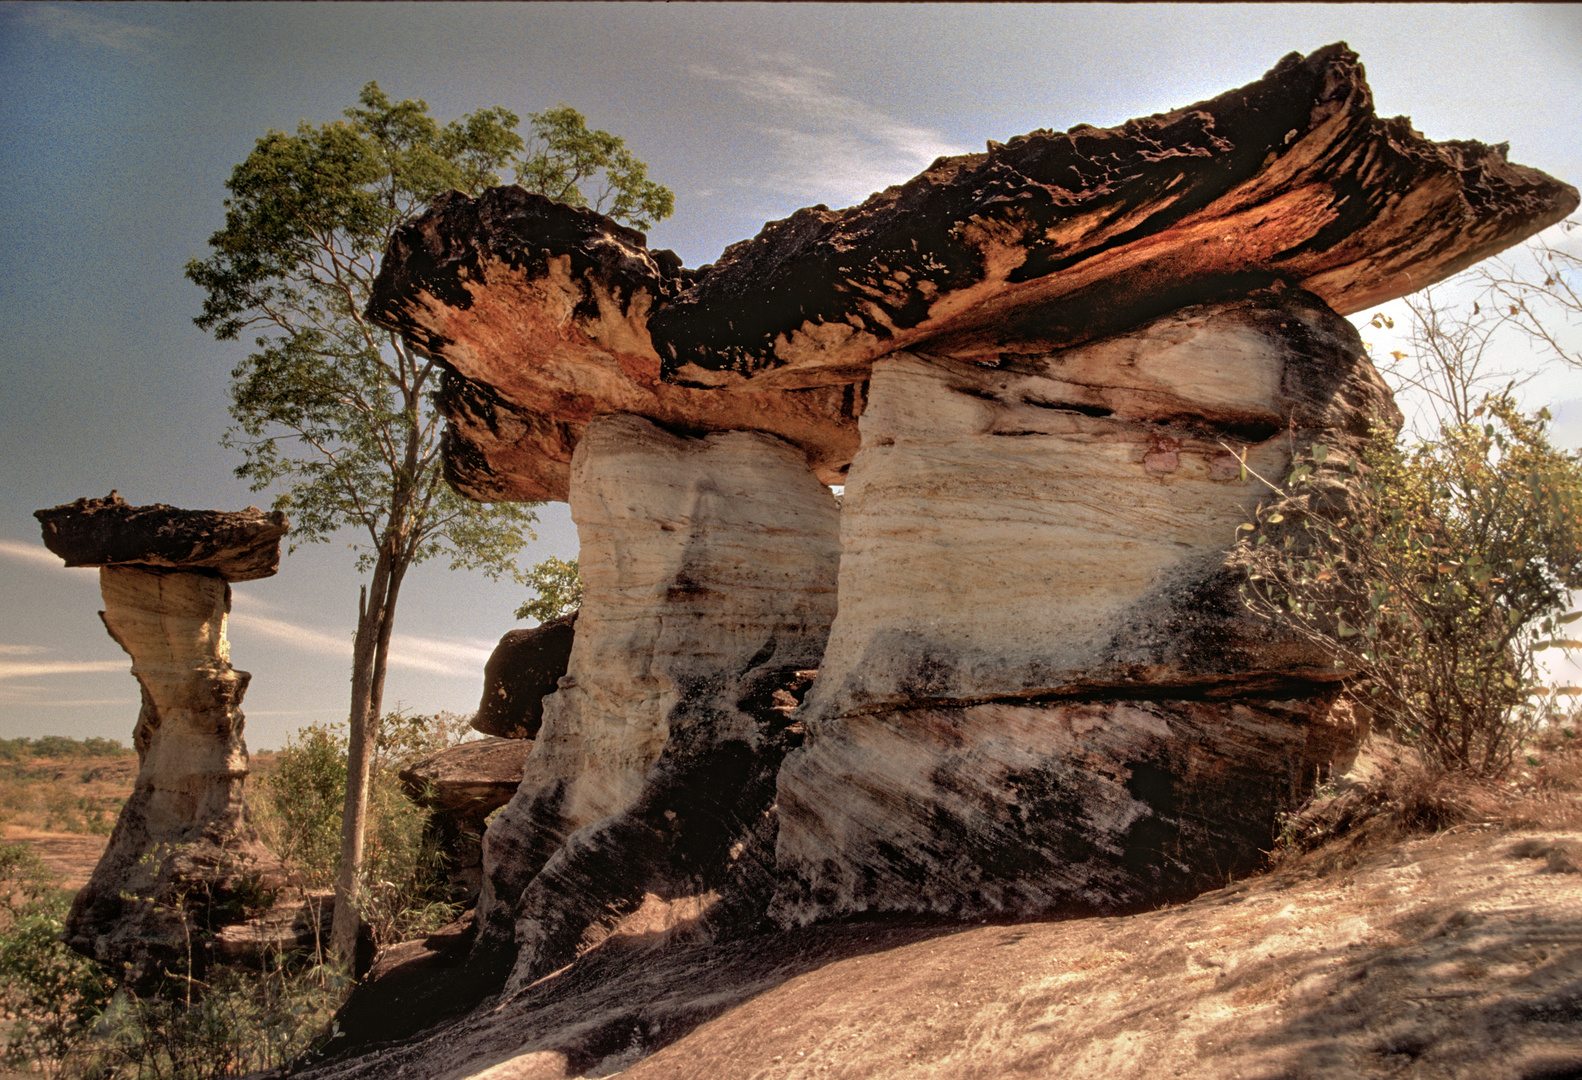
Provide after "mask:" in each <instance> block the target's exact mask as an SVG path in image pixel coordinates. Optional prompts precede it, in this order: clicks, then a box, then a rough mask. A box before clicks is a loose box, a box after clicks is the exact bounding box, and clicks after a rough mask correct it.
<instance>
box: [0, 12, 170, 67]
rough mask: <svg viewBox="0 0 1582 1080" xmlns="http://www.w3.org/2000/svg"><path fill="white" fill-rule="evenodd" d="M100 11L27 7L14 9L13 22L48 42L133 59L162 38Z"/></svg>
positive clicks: (143, 28)
mask: <svg viewBox="0 0 1582 1080" xmlns="http://www.w3.org/2000/svg"><path fill="white" fill-rule="evenodd" d="M90 8H91V9H92V10H90ZM103 11H104V7H103V6H102V5H86V4H72V5H70V6H69V7H68V6H64V5H60V4H27V5H25V6H21V7H19V8H18V9H17V11H16V18H17V19H18V20H19V21H20V22H22V23H23V24H24V25H27V26H35V27H38V28H39V29H41V30H43V31H44V32H45V33H47V34H48V35H49V36H50V37H52V38H69V39H70V40H72V41H75V42H78V43H79V44H83V45H97V46H99V47H101V48H105V49H112V50H114V51H115V52H122V53H128V54H132V55H137V56H147V55H148V54H149V53H148V46H149V44H150V43H152V42H154V41H157V40H159V39H160V38H162V37H163V36H164V34H163V33H162V32H161V31H159V30H157V29H155V28H154V27H152V26H138V25H137V24H136V23H129V22H123V21H122V20H120V19H113V18H111V17H110V16H108V15H104V14H101V12H103Z"/></svg>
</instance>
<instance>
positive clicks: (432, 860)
mask: <svg viewBox="0 0 1582 1080" xmlns="http://www.w3.org/2000/svg"><path fill="white" fill-rule="evenodd" d="M468 734H470V729H469V728H468V727H467V724H466V720H465V719H464V718H463V717H459V716H455V715H453V714H450V713H439V714H437V715H433V716H425V715H420V714H410V713H407V712H405V711H403V710H397V711H395V712H392V713H388V714H386V715H385V716H384V717H383V719H382V720H381V721H380V729H379V734H378V738H377V740H376V742H375V749H374V760H373V763H372V766H371V768H370V772H369V777H370V779H369V800H368V834H367V838H366V840H365V842H364V855H363V887H362V906H363V917H364V919H365V920H366V921H367V923H368V925H369V927H370V929H371V931H372V933H373V938H374V943H375V944H376V945H379V946H384V945H389V944H393V943H395V942H397V941H401V940H404V939H406V938H408V937H411V936H413V935H414V934H418V933H423V932H426V931H429V930H434V929H438V928H439V927H440V926H443V925H444V924H445V923H447V922H450V921H451V920H452V919H454V918H455V917H456V915H457V913H458V912H457V909H456V907H455V906H454V905H452V904H450V903H448V902H447V901H446V883H445V880H444V875H443V872H442V871H443V867H442V866H441V865H440V857H439V853H438V850H437V849H436V847H435V845H434V843H433V841H432V840H431V839H430V838H429V837H428V836H427V834H426V831H425V826H426V824H427V816H426V813H425V811H423V810H422V809H421V808H419V807H417V806H415V805H413V803H412V802H411V801H410V800H409V799H407V798H406V796H405V795H404V794H403V792H402V789H401V784H400V781H399V779H398V778H397V774H398V773H399V772H400V770H401V769H403V768H404V767H406V765H408V764H409V763H411V762H412V761H414V760H416V759H417V758H419V757H422V756H424V755H426V754H430V753H433V752H434V751H435V750H439V749H443V748H444V747H446V746H451V745H454V744H455V743H457V742H459V741H461V740H462V739H463V738H465V737H466V735H468ZM260 786H261V788H262V796H263V797H262V798H260V799H257V800H256V801H255V817H256V819H257V822H258V825H259V828H260V831H262V832H263V834H264V837H265V842H266V843H267V844H269V846H270V847H271V849H272V850H274V851H275V853H276V854H278V855H279V856H280V857H281V858H282V859H283V860H284V861H285V862H286V865H287V867H288V868H289V869H291V870H292V871H294V872H295V873H297V874H299V875H300V876H301V878H302V881H303V883H304V884H305V885H306V886H308V887H309V888H329V887H330V886H331V885H332V884H333V883H334V880H335V870H336V865H337V862H338V860H339V857H340V830H341V813H342V811H343V809H344V806H345V799H346V733H345V730H344V728H343V727H341V726H339V725H336V726H333V727H332V726H327V725H313V726H310V727H306V728H303V729H302V730H300V731H298V732H297V734H296V735H295V736H294V737H293V738H291V739H290V740H289V741H288V742H287V744H286V747H285V749H284V750H282V751H280V753H279V754H278V755H277V759H276V767H275V771H274V773H273V774H272V775H271V776H269V777H267V778H266V779H265V780H264V781H263V783H262V784H261V785H260Z"/></svg>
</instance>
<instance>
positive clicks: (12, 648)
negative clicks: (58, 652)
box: [0, 645, 49, 656]
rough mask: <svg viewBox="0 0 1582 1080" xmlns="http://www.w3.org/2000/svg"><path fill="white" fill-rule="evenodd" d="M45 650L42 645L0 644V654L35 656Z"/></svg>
mask: <svg viewBox="0 0 1582 1080" xmlns="http://www.w3.org/2000/svg"><path fill="white" fill-rule="evenodd" d="M47 652H49V650H48V649H46V648H44V646H42V645H0V656H37V655H38V654H39V653H47Z"/></svg>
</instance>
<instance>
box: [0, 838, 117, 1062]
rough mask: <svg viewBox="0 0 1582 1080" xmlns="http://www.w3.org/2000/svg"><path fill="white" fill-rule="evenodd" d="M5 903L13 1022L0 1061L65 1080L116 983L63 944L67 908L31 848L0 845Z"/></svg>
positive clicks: (3, 997)
mask: <svg viewBox="0 0 1582 1080" xmlns="http://www.w3.org/2000/svg"><path fill="white" fill-rule="evenodd" d="M0 895H3V897H4V904H3V905H0V1003H3V1005H4V1008H5V1013H6V1015H7V1016H9V1017H10V1018H11V1020H10V1024H9V1026H8V1028H7V1029H6V1031H5V1039H4V1052H3V1054H0V1061H3V1062H4V1064H5V1065H6V1066H7V1067H10V1068H28V1067H31V1066H37V1067H38V1068H39V1070H40V1071H42V1072H43V1073H44V1074H45V1075H46V1076H51V1077H53V1076H61V1075H64V1072H63V1070H64V1068H65V1067H66V1063H67V1061H68V1059H69V1058H71V1057H72V1056H73V1054H74V1051H75V1049H76V1047H77V1046H78V1044H79V1043H80V1042H81V1041H82V1040H83V1038H84V1037H85V1036H86V1034H87V1033H88V1031H89V1030H90V1029H91V1028H92V1026H93V1025H94V1023H95V1022H96V1021H97V1020H98V1019H99V1016H100V1014H101V1013H102V1012H103V1011H104V1008H105V1006H106V1005H107V1004H108V1003H109V1001H110V992H111V985H110V981H109V980H108V979H107V978H105V976H104V973H103V972H102V971H100V970H99V967H98V965H97V964H95V963H93V962H92V961H91V960H87V959H85V958H83V957H81V956H79V955H77V954H76V953H75V952H73V951H72V950H71V949H69V948H67V947H66V946H65V945H64V944H62V943H61V941H60V934H61V929H62V925H63V921H64V919H65V916H66V908H67V906H68V905H67V900H66V897H65V896H64V895H62V894H61V892H60V891H59V890H58V889H57V888H56V887H55V884H54V882H53V881H52V880H51V875H50V874H49V873H48V871H46V870H45V869H44V866H43V864H42V863H41V862H40V861H39V858H38V856H37V855H36V854H34V853H33V851H32V850H31V849H30V848H28V847H26V846H24V845H21V844H6V845H0Z"/></svg>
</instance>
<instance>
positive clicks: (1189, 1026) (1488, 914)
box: [299, 830, 1582, 1080]
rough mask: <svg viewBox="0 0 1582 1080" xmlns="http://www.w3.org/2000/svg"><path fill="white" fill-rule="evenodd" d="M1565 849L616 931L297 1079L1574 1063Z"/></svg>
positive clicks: (1575, 996)
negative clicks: (1204, 885) (507, 996)
mask: <svg viewBox="0 0 1582 1080" xmlns="http://www.w3.org/2000/svg"><path fill="white" fill-rule="evenodd" d="M1557 848H1559V849H1562V850H1570V851H1573V852H1576V851H1579V850H1582V833H1523V832H1502V831H1495V830H1488V831H1473V832H1467V833H1461V834H1454V833H1452V834H1442V835H1439V836H1435V837H1428V838H1423V839H1417V840H1412V841H1409V842H1406V843H1403V844H1400V845H1397V846H1395V847H1391V848H1387V849H1384V850H1381V851H1378V852H1375V853H1373V854H1371V855H1369V856H1367V857H1365V858H1364V859H1363V860H1362V861H1361V862H1360V863H1359V864H1358V865H1356V866H1355V867H1353V868H1352V869H1350V870H1347V871H1342V872H1337V873H1331V874H1329V875H1328V876H1323V877H1320V876H1317V875H1315V874H1313V873H1311V872H1303V871H1302V870H1301V868H1300V865H1299V866H1298V868H1296V869H1291V870H1287V871H1284V872H1281V873H1276V874H1272V875H1269V876H1266V877H1261V878H1254V879H1250V880H1248V881H1246V882H1243V883H1239V884H1236V885H1232V886H1231V887H1229V888H1225V889H1221V890H1219V891H1217V892H1213V893H1209V894H1207V895H1205V896H1201V897H1199V898H1198V899H1196V900H1194V901H1193V902H1191V903H1188V904H1182V905H1177V906H1171V907H1167V908H1162V909H1159V910H1156V911H1152V912H1147V913H1144V914H1139V915H1132V916H1122V917H1112V918H1098V919H1079V920H1068V921H1063V922H1061V921H1053V922H1039V923H1023V924H1019V925H979V926H976V927H969V928H961V927H959V926H953V927H941V926H933V927H930V926H927V925H923V924H918V923H913V924H896V923H892V922H887V923H848V924H844V925H836V926H822V927H813V928H809V929H804V930H797V931H790V932H787V933H783V934H775V935H769V936H765V937H758V938H753V939H749V940H745V941H739V942H735V943H732V944H726V945H708V946H703V945H697V946H684V945H677V944H675V939H674V937H673V936H672V937H669V938H667V936H666V935H665V934H662V933H653V932H650V933H646V934H642V933H619V932H618V933H617V934H616V935H615V936H612V937H611V938H609V939H607V940H606V941H605V942H604V944H602V945H601V946H600V947H598V948H596V949H594V950H593V951H592V952H590V953H588V954H586V955H585V956H584V957H583V958H582V959H581V960H579V961H578V962H576V963H575V964H573V965H572V966H571V967H569V968H567V969H565V970H564V971H561V972H558V973H556V974H555V975H553V976H551V977H549V978H547V979H544V980H542V981H540V982H539V983H537V984H535V985H533V986H531V987H528V988H527V989H526V990H524V991H522V992H521V993H519V994H518V995H517V996H516V997H515V998H514V999H511V1000H508V1001H506V1002H504V1003H502V1004H500V1005H499V1006H498V1007H496V1008H493V1009H482V1010H479V1011H478V1012H476V1013H475V1014H473V1015H472V1016H470V1017H468V1018H467V1019H464V1020H461V1021H458V1022H456V1023H454V1024H452V1025H450V1026H448V1027H441V1028H437V1029H434V1030H432V1031H430V1032H429V1033H427V1035H426V1036H423V1037H419V1038H414V1039H410V1040H408V1041H407V1042H406V1043H405V1044H404V1045H397V1046H393V1047H388V1048H385V1049H382V1050H374V1051H370V1052H366V1053H365V1054H364V1056H362V1057H360V1058H356V1059H352V1060H348V1061H344V1062H340V1063H334V1062H330V1063H325V1064H323V1065H320V1066H319V1067H317V1068H314V1069H311V1070H309V1071H308V1072H307V1073H305V1074H299V1075H305V1076H312V1077H316V1078H318V1080H331V1078H333V1080H350V1078H353V1077H370V1078H371V1077H379V1078H381V1080H384V1078H395V1077H410V1078H416V1077H422V1078H424V1080H539V1078H543V1080H564V1078H568V1077H595V1076H608V1075H612V1074H614V1073H616V1072H620V1073H621V1075H622V1076H623V1077H627V1078H630V1080H683V1078H693V1077H705V1076H706V1077H710V1078H711V1080H736V1078H740V1080H747V1078H752V1080H793V1078H795V1080H800V1078H805V1077H820V1078H825V1077H828V1078H842V1077H844V1078H849V1080H885V1078H901V1077H912V1078H916V1077H927V1078H929V1080H956V1078H960V1080H967V1078H989V1077H994V1078H1000V1077H1051V1076H1070V1077H1098V1076H1103V1077H1108V1078H1117V1080H1152V1078H1155V1077H1202V1078H1205V1080H1207V1078H1213V1080H1228V1078H1230V1077H1247V1078H1252V1077H1259V1078H1265V1077H1267V1078H1273V1077H1303V1078H1314V1080H1327V1078H1335V1080H1341V1078H1346V1080H1350V1078H1353V1077H1359V1076H1360V1077H1413V1078H1436V1080H1437V1078H1441V1077H1443V1078H1454V1080H1461V1078H1465V1080H1472V1078H1478V1080H1538V1078H1539V1077H1545V1078H1554V1077H1562V1076H1567V1077H1574V1076H1577V1075H1582V875H1579V874H1576V873H1556V872H1553V870H1552V867H1553V866H1556V865H1561V864H1563V860H1555V859H1552V858H1550V857H1549V856H1548V853H1549V852H1550V851H1553V850H1555V849H1557ZM1573 862H1574V860H1573ZM667 941H669V946H668V947H666V945H665V943H666V942H667ZM408 1030H410V1029H408Z"/></svg>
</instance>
